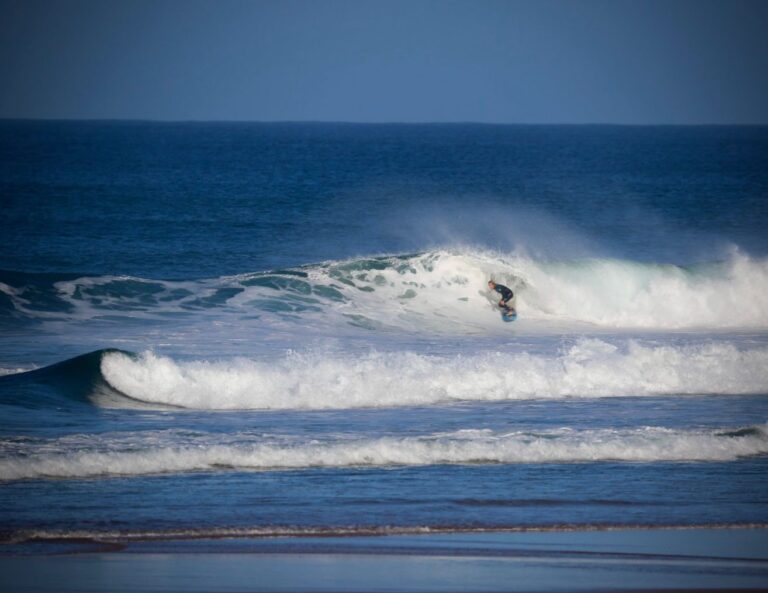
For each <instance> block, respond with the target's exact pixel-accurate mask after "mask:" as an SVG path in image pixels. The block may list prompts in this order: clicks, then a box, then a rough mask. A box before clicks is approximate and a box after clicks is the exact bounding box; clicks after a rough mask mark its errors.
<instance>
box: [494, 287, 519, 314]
mask: <svg viewBox="0 0 768 593" xmlns="http://www.w3.org/2000/svg"><path fill="white" fill-rule="evenodd" d="M493 290H495V291H496V292H498V293H499V294H500V295H501V301H500V302H499V307H503V308H505V309H507V308H509V307H511V306H512V305H510V304H509V301H511V300H512V299H513V298H515V293H513V292H512V291H511V290H510V289H509V288H507V287H506V286H504V285H503V284H495V283H494V286H493Z"/></svg>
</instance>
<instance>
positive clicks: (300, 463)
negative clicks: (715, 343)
mask: <svg viewBox="0 0 768 593" xmlns="http://www.w3.org/2000/svg"><path fill="white" fill-rule="evenodd" d="M140 437H141V438H143V439H144V442H152V443H154V442H156V441H158V438H157V435H143V436H142V435H137V438H140ZM215 438H216V437H209V436H205V437H196V438H194V439H192V440H191V441H188V442H182V443H165V444H163V443H162V442H159V443H158V444H156V445H154V446H150V447H147V446H146V445H144V446H143V447H138V448H137V446H136V443H137V441H134V440H130V441H126V442H120V441H113V440H108V439H107V440H103V441H97V442H96V444H95V449H92V450H85V451H83V450H82V447H81V446H80V445H78V446H77V447H75V448H74V451H68V449H70V448H71V446H67V444H66V443H63V442H61V443H58V446H59V448H60V449H61V450H62V451H68V452H61V453H50V452H49V451H50V450H51V447H52V446H54V448H55V445H56V443H51V442H49V441H45V442H41V443H33V444H18V443H17V444H14V445H13V446H6V447H4V449H5V451H3V457H2V458H0V480H6V481H14V480H24V479H37V478H70V479H72V478H92V477H107V476H136V475H147V474H161V473H186V472H193V471H274V470H296V469H306V468H349V467H360V468H364V467H388V466H424V465H474V464H489V463H493V464H522V463H525V464H529V463H593V462H691V461H697V462H729V461H735V460H737V459H741V458H746V457H752V456H757V455H766V454H768V431H766V428H765V427H764V426H757V427H751V430H748V431H743V430H741V431H740V430H729V429H726V430H719V431H712V430H710V431H696V430H673V429H667V428H659V427H643V428H638V429H622V430H619V429H611V430H609V429H603V430H581V431H579V430H572V429H567V428H563V429H557V430H550V431H543V432H539V433H530V432H510V433H494V432H492V431H489V430H461V431H457V432H454V433H448V434H429V435H422V436H418V437H381V438H373V439H371V438H362V437H356V438H341V439H339V438H334V439H329V440H325V441H322V440H321V441H318V440H312V441H309V442H298V443H296V442H294V443H291V442H288V443H286V442H279V441H274V442H269V439H267V438H266V437H264V436H263V435H258V436H255V435H252V436H249V435H243V436H242V437H241V440H240V442H232V443H222V442H220V441H216V440H215ZM138 442H140V441H138ZM70 445H71V443H70ZM93 446H94V445H92V447H93ZM137 449H138V450H137Z"/></svg>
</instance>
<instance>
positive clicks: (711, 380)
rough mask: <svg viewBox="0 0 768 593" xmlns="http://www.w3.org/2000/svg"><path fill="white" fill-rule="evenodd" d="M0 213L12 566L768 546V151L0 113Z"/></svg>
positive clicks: (671, 131) (0, 452) (624, 134)
mask: <svg viewBox="0 0 768 593" xmlns="http://www.w3.org/2000/svg"><path fill="white" fill-rule="evenodd" d="M0 196H1V199H2V211H1V213H0V217H2V218H1V223H2V229H3V232H2V233H0V332H2V340H0V372H2V375H0V414H2V416H1V417H2V419H3V420H2V423H1V424H0V480H2V482H0V509H1V510H0V532H2V537H3V539H4V541H6V542H19V541H26V540H28V539H30V538H33V537H36V536H40V535H51V534H54V535H56V536H63V537H78V536H91V537H99V536H100V535H101V536H103V535H104V534H110V537H118V538H119V537H128V536H130V535H137V534H138V535H141V534H144V535H148V534H152V535H153V536H160V537H171V536H172V535H173V534H179V533H185V534H195V535H200V536H205V535H206V534H207V535H211V534H223V533H251V534H253V533H274V532H300V533H338V532H340V531H346V530H350V531H352V532H360V533H369V532H386V531H388V530H389V531H393V530H394V531H397V530H417V529H422V528H437V527H440V528H449V529H461V530H471V529H479V528H500V527H505V528H518V527H530V526H534V527H552V526H570V527H590V526H591V527H594V526H606V525H639V526H644V527H653V526H659V525H675V526H678V525H679V526H689V525H764V524H766V523H768V489H766V487H765V481H764V479H763V478H764V476H765V472H766V470H767V469H768V465H766V464H767V463H768V457H767V456H766V454H768V430H766V421H767V420H768V397H766V395H767V394H768V370H767V369H768V297H766V294H768V292H767V291H768V260H766V255H768V239H766V237H768V233H766V229H767V228H768V200H767V199H766V198H767V197H768V129H767V128H763V127H613V126H584V127H582V126H481V125H415V126H401V125H341V124H338V125H337V124H213V123H211V124H197V123H185V124H160V123H142V122H131V123H128V122H16V121H5V122H0ZM489 278H494V279H495V280H496V281H497V282H501V283H503V284H505V285H508V286H510V287H511V288H512V289H513V290H514V291H515V294H516V303H515V304H516V306H517V310H518V320H517V321H515V322H513V323H511V324H506V323H503V322H502V321H501V319H500V317H499V314H498V311H497V309H496V308H495V303H494V300H493V296H492V295H491V294H489V293H488V291H487V287H486V282H487V280H488V279H489Z"/></svg>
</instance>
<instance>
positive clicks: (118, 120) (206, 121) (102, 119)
mask: <svg viewBox="0 0 768 593" xmlns="http://www.w3.org/2000/svg"><path fill="white" fill-rule="evenodd" d="M0 122H4V123H5V122H72V123H75V122H91V123H156V124H262V125H299V124H301V125H344V126H510V127H511V126H521V127H522V126H573V127H577V126H584V127H588V126H591V127H600V126H604V127H766V126H768V122H765V123H756V122H749V123H744V122H742V123H736V122H733V123H724V122H720V123H706V122H702V123H625V122H486V121H473V120H462V121H426V120H425V121H413V122H410V121H347V120H330V119H329V120H317V119H306V120H302V119H279V120H260V119H162V118H132V117H126V118H121V117H87V118H86V117H84V118H80V117H4V116H0Z"/></svg>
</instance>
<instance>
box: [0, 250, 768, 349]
mask: <svg viewBox="0 0 768 593" xmlns="http://www.w3.org/2000/svg"><path fill="white" fill-rule="evenodd" d="M491 277H493V278H494V279H495V280H497V281H498V282H501V283H503V284H506V285H509V286H510V287H511V288H512V289H513V290H514V291H515V292H516V295H517V303H516V305H517V309H518V311H519V312H520V318H521V320H522V321H529V322H532V323H533V322H542V321H543V322H554V323H560V324H569V323H575V324H582V325H583V324H589V325H591V326H594V327H598V328H599V327H605V328H634V329H652V330H673V329H682V328H703V329H712V330H717V329H729V328H741V327H743V328H750V329H766V328H768V298H766V294H768V261H765V260H760V259H753V258H750V257H748V256H745V255H742V254H739V253H734V254H732V255H731V257H730V258H729V259H728V260H727V261H722V262H715V263H710V264H706V265H704V264H702V265H698V266H694V267H680V266H675V265H671V264H647V263H638V262H631V261H622V260H614V259H586V260H578V261H569V262H567V261H559V262H557V261H540V260H536V259H533V258H530V257H527V256H524V255H519V254H518V255H516V254H498V253H490V252H486V251H479V250H471V249H467V250H453V251H446V250H438V251H431V252H426V253H420V254H412V255H391V256H381V257H373V258H364V259H355V260H348V261H335V262H326V263H323V264H317V265H307V266H302V267H299V268H293V269H287V270H276V271H272V272H260V273H253V274H244V275H239V276H228V277H221V278H215V279H206V280H190V281H160V280H147V279H143V278H131V277H114V276H101V277H74V276H51V275H29V274H16V273H0V312H2V313H3V314H4V315H5V317H7V318H8V317H10V318H19V319H42V320H46V319H66V320H68V321H71V320H77V319H84V320H87V319H93V318H102V317H116V316H117V317H133V318H158V317H159V318H163V317H167V316H178V315H184V314H188V315H196V316H200V315H205V314H210V315H220V316H232V315H234V316H235V317H236V318H241V319H243V318H245V319H249V320H253V319H254V318H259V320H260V323H262V324H268V323H270V320H278V321H280V322H281V323H284V322H286V321H287V322H297V321H300V322H301V323H304V324H311V323H315V324H326V325H328V326H333V327H336V328H338V326H339V324H347V325H352V326H355V327H362V328H365V329H367V330H372V331H376V330H399V331H418V332H425V331H427V332H429V331H434V332H440V333H457V334H462V333H463V334H482V333H487V332H488V331H491V330H497V329H498V323H497V321H498V319H497V315H498V311H497V310H496V309H495V307H494V295H492V294H490V293H489V291H487V289H486V283H487V280H488V279H489V278H491Z"/></svg>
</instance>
